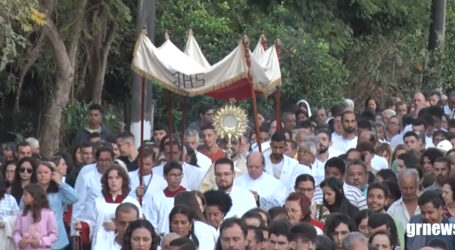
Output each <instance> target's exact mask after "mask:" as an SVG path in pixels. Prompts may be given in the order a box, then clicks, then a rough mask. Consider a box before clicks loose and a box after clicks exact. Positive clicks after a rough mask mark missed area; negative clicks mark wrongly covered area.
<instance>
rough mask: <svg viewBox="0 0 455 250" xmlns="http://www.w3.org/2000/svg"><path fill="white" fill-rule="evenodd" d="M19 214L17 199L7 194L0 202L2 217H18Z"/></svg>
mask: <svg viewBox="0 0 455 250" xmlns="http://www.w3.org/2000/svg"><path fill="white" fill-rule="evenodd" d="M19 212H20V210H19V206H18V205H17V202H16V199H15V198H14V197H13V196H12V195H10V194H5V196H4V197H3V199H1V200H0V217H2V216H11V215H17V214H18V213H19Z"/></svg>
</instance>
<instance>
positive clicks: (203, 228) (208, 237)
mask: <svg viewBox="0 0 455 250" xmlns="http://www.w3.org/2000/svg"><path fill="white" fill-rule="evenodd" d="M182 205H183V206H185V207H188V208H189V209H190V210H191V211H192V214H193V215H192V217H193V229H192V230H191V231H192V233H193V234H194V235H195V237H196V239H198V243H197V244H196V245H198V244H199V249H214V248H215V244H216V239H217V236H216V230H215V228H214V227H212V226H211V225H210V224H208V223H207V222H206V220H205V217H204V214H203V212H202V211H201V207H200V204H199V202H198V200H197V194H196V193H195V192H189V191H185V192H181V193H179V194H177V195H176V196H175V200H174V206H182ZM170 222H171V221H170ZM193 241H194V239H193ZM194 243H196V241H194Z"/></svg>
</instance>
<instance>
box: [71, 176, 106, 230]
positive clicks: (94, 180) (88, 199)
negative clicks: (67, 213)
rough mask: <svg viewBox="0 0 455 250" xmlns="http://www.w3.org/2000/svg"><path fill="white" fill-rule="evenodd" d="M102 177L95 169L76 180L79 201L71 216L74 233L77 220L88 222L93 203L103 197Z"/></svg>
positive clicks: (75, 204)
mask: <svg viewBox="0 0 455 250" xmlns="http://www.w3.org/2000/svg"><path fill="white" fill-rule="evenodd" d="M101 177H102V174H101V173H100V172H98V169H97V168H96V167H95V168H94V169H92V170H90V171H89V172H87V173H85V174H84V175H79V176H78V177H77V179H76V184H75V185H74V189H75V190H76V192H77V193H78V194H79V200H78V201H77V202H76V203H74V204H73V212H72V216H71V228H72V230H73V231H72V232H73V233H74V229H73V225H74V222H76V221H77V220H86V219H87V216H86V215H87V214H86V211H87V210H88V209H89V206H90V205H91V203H94V202H95V199H96V198H97V197H100V196H103V194H102V193H101Z"/></svg>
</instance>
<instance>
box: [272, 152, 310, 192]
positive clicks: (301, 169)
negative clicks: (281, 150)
mask: <svg viewBox="0 0 455 250" xmlns="http://www.w3.org/2000/svg"><path fill="white" fill-rule="evenodd" d="M270 156H271V155H268V156H264V158H265V172H267V173H269V174H271V175H272V176H273V166H272V161H271V159H270ZM282 163H283V167H282V169H281V176H280V178H279V180H280V181H281V183H282V184H283V186H285V187H286V196H287V195H288V194H289V193H290V192H292V190H294V186H295V179H296V178H297V176H299V175H301V174H310V175H311V169H310V168H309V167H308V166H304V165H301V164H299V162H298V161H297V160H295V159H292V158H290V157H288V156H286V155H283V159H282Z"/></svg>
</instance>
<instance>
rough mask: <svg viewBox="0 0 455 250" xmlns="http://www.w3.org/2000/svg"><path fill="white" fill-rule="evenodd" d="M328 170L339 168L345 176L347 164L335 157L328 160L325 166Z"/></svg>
mask: <svg viewBox="0 0 455 250" xmlns="http://www.w3.org/2000/svg"><path fill="white" fill-rule="evenodd" d="M327 168H337V169H338V170H339V171H340V173H341V175H344V173H345V172H346V164H345V163H344V161H343V160H342V159H340V158H339V157H333V158H330V159H328V160H327V162H326V163H325V166H324V169H327Z"/></svg>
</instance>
